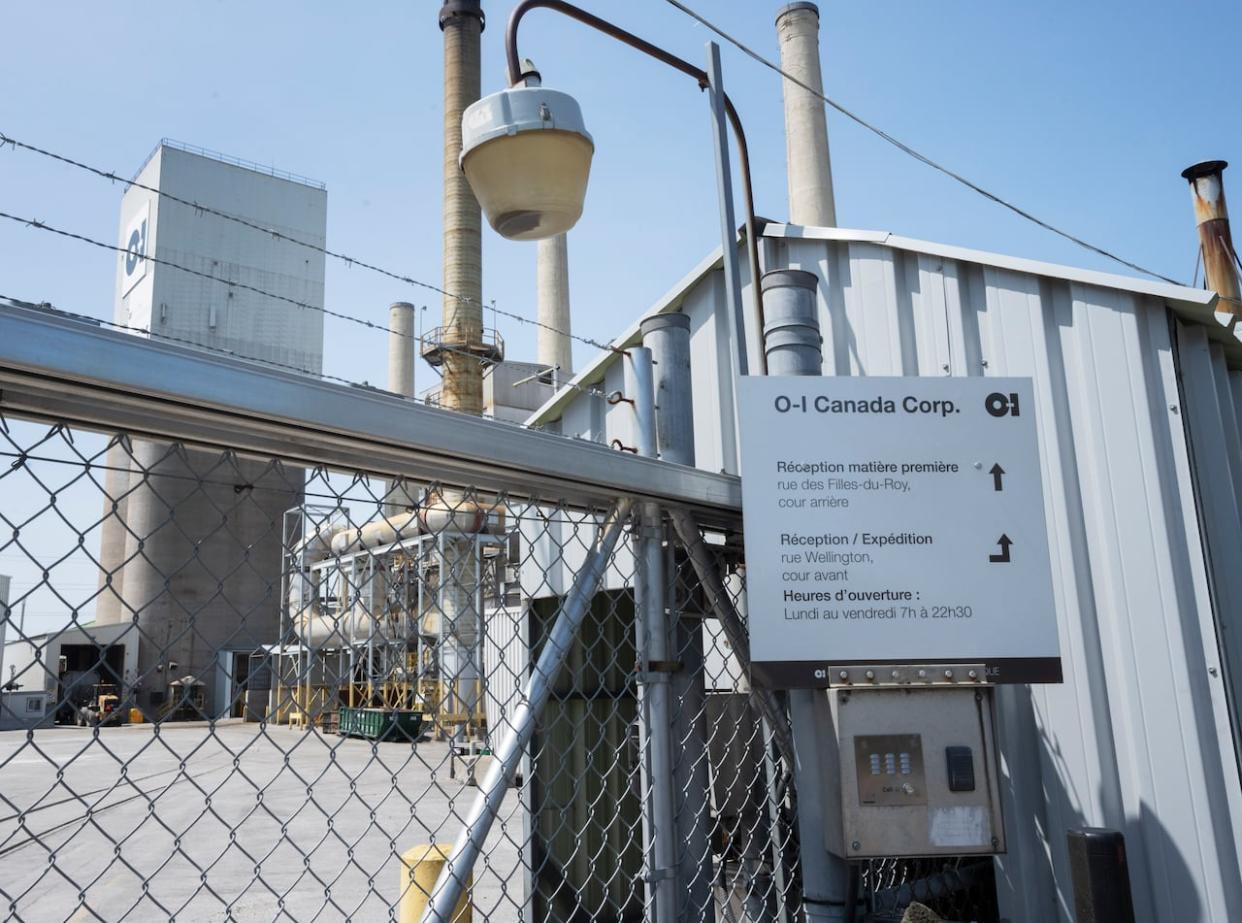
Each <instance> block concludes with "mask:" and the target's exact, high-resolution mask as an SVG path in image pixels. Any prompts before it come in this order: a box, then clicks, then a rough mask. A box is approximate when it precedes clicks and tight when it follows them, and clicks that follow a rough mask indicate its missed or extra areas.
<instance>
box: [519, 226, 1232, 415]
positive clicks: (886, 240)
mask: <svg viewBox="0 0 1242 923" xmlns="http://www.w3.org/2000/svg"><path fill="white" fill-rule="evenodd" d="M760 236H762V237H770V238H777V239H779V238H784V239H788V240H798V239H801V240H833V241H842V242H844V243H873V244H880V245H882V246H886V247H891V248H893V249H896V250H907V251H909V252H912V253H925V254H927V255H929V256H938V257H942V258H944V259H951V260H959V261H961V262H965V263H976V264H978V265H981V266H991V267H994V268H996V269H1006V270H1011V271H1013V272H1024V273H1029V274H1031V275H1036V276H1044V277H1048V278H1053V279H1064V280H1065V281H1067V282H1077V283H1080V284H1083V285H1094V286H1097V287H1099V288H1110V289H1117V290H1121V291H1128V292H1134V293H1135V294H1140V295H1150V296H1152V297H1156V298H1162V299H1164V300H1165V301H1166V302H1168V303H1169V304H1170V306H1171V307H1172V308H1173V310H1174V311H1176V312H1177V313H1178V314H1179V315H1180V316H1181V317H1183V318H1184V319H1186V320H1188V321H1190V322H1192V323H1196V324H1201V325H1203V326H1205V327H1208V328H1209V335H1210V336H1211V337H1212V339H1213V340H1216V341H1218V342H1221V343H1222V344H1224V345H1225V348H1226V351H1227V353H1228V356H1229V359H1230V365H1231V366H1234V367H1239V368H1242V329H1240V328H1237V327H1236V326H1235V325H1236V323H1237V321H1236V318H1234V317H1233V316H1232V315H1230V314H1228V313H1226V312H1220V311H1217V310H1216V307H1217V296H1216V293H1215V292H1213V291H1210V290H1208V289H1198V288H1191V287H1190V286H1187V285H1174V284H1172V283H1169V282H1158V281H1155V280H1150V279H1140V278H1138V277H1135V276H1121V275H1117V274H1115V273H1109V272H1100V271H1098V270H1094V269H1080V268H1078V267H1075V266H1065V265H1062V264H1060V263H1046V262H1043V261H1040V260H1032V259H1028V258H1026V257H1021V256H1006V255H1005V254H1003V253H992V252H989V251H987V250H972V249H970V248H968V247H958V246H955V245H952V244H938V243H935V242H933V241H929V240H919V239H918V238H914V237H902V236H900V235H897V234H893V233H891V232H889V231H866V230H859V229H856V228H825V227H813V226H809V225H797V224H778V223H775V222H768V223H767V225H766V226H765V227H764V230H763V231H762V233H761V235H760ZM720 262H721V249H720V247H716V248H715V249H714V250H713V251H712V252H711V253H710V254H709V255H708V256H707V257H706V258H705V259H703V260H702V261H701V262H700V263H699V264H698V265H697V266H695V267H694V269H692V270H691V271H690V272H689V273H687V274H686V275H685V276H684V277H682V278H681V279H680V280H679V281H678V282H677V284H676V285H674V286H673V287H672V288H671V289H669V291H668V292H667V293H665V294H664V295H663V296H662V297H661V298H660V300H659V301H657V302H656V303H655V304H654V305H652V306H651V308H650V309H649V310H647V311H645V312H644V313H643V314H642V315H641V316H640V317H639V319H638V320H636V321H634V322H633V323H631V324H630V325H629V326H627V327H626V328H625V330H624V332H622V333H621V335H620V336H618V337H617V338H616V339H614V340H613V341H612V342H611V344H610V345H611V346H612V347H613V348H614V349H625V348H627V347H628V346H631V345H635V344H637V342H638V330H639V324H640V323H641V322H642V319H643V318H645V317H651V316H654V315H656V314H666V313H668V312H670V311H675V310H676V309H677V308H678V307H679V306H680V304H681V300H682V299H683V298H684V297H685V295H686V293H687V292H688V291H689V290H690V289H691V288H692V287H693V286H694V285H695V283H697V282H698V281H699V280H700V279H701V278H702V277H703V276H705V275H706V274H707V273H708V272H711V271H712V270H713V269H715V268H716V267H717V265H719V263H720ZM616 357H617V354H616V353H615V352H612V351H605V352H601V353H600V354H599V355H598V356H596V357H595V358H594V359H593V360H591V362H589V363H588V364H587V366H586V367H585V368H584V369H582V371H580V372H578V373H577V374H576V375H575V376H574V377H573V378H572V379H571V380H570V383H569V384H568V385H565V386H563V387H562V388H561V389H560V390H559V391H557V393H556V394H554V395H553V396H552V397H551V398H549V399H548V400H547V401H546V402H545V403H544V404H543V406H541V407H540V408H539V409H538V410H536V411H535V412H534V413H532V414H531V415H530V416H529V417H527V418H526V425H527V426H538V425H541V424H543V423H546V422H548V421H549V420H553V419H556V417H557V416H558V415H559V413H560V411H561V409H562V408H563V407H564V406H565V405H566V404H567V403H569V401H570V400H572V399H573V395H574V393H575V386H578V387H587V386H589V385H591V384H594V383H595V382H596V381H599V380H600V379H601V378H602V377H603V375H604V373H605V372H606V371H607V370H608V368H609V366H611V365H612V363H613V362H614V361H616Z"/></svg>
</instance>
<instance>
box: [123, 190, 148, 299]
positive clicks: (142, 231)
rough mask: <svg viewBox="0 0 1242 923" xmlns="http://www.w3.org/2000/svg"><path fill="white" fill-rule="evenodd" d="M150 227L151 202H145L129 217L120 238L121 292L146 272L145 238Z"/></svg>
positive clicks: (126, 291) (128, 288) (132, 285)
mask: <svg viewBox="0 0 1242 923" xmlns="http://www.w3.org/2000/svg"><path fill="white" fill-rule="evenodd" d="M150 227H151V203H150V202H146V203H145V204H144V205H143V207H142V208H140V209H139V210H138V212H137V214H135V215H134V217H133V218H131V219H130V222H129V225H128V226H127V227H126V228H125V234H124V236H123V237H122V238H121V249H122V250H124V251H125V252H124V253H122V254H121V294H122V295H128V294H129V292H130V290H131V289H132V288H133V287H134V286H135V285H137V284H138V283H139V282H141V281H142V279H143V277H144V276H146V274H147V239H148V236H149V231H150Z"/></svg>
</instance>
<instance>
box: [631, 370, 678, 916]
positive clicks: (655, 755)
mask: <svg viewBox="0 0 1242 923" xmlns="http://www.w3.org/2000/svg"><path fill="white" fill-rule="evenodd" d="M629 352H630V355H629V359H628V361H627V362H626V366H625V368H626V391H627V392H628V393H629V394H630V395H632V398H631V399H632V400H633V401H634V413H635V417H636V418H637V440H636V441H637V443H638V454H639V455H645V456H648V457H652V458H654V457H655V455H656V451H657V448H656V443H657V439H656V418H655V375H654V369H653V367H652V362H651V350H650V349H647V348H645V347H641V346H640V347H633V348H631V349H630V351H629ZM663 525H664V523H663V515H662V513H661V510H660V506H659V504H656V503H652V502H649V501H648V502H644V503H642V504H641V505H640V507H639V538H638V554H637V564H638V580H637V586H636V588H635V590H636V597H637V598H636V603H637V605H636V606H635V614H636V616H637V618H636V621H637V625H636V628H635V630H636V632H637V639H636V640H637V645H638V673H639V687H638V690H639V715H640V720H639V731H640V737H641V741H642V749H643V753H644V754H645V760H644V765H645V766H646V773H645V775H644V777H643V782H644V791H643V805H644V809H645V810H644V833H645V835H646V840H647V844H646V845H647V849H646V855H647V876H648V880H649V881H650V883H651V887H650V891H649V893H650V894H651V895H652V897H653V898H654V901H655V908H654V910H655V912H654V914H651V913H650V911H649V918H650V919H653V920H656V921H658V923H673V921H675V920H676V919H677V904H678V894H679V892H680V890H681V889H680V888H679V886H678V885H679V882H678V875H677V851H676V839H675V833H676V826H675V820H674V818H675V813H676V812H675V810H674V806H673V802H674V799H673V753H672V744H673V734H672V708H671V706H670V701H669V698H670V696H669V692H670V689H669V685H670V683H669V678H670V676H671V675H672V670H673V668H674V665H673V662H672V658H671V657H670V656H669V625H668V615H667V608H666V603H667V601H666V599H665V592H664V591H665V586H664V541H663V539H664V530H663Z"/></svg>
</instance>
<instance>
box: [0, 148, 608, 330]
mask: <svg viewBox="0 0 1242 923" xmlns="http://www.w3.org/2000/svg"><path fill="white" fill-rule="evenodd" d="M5 144H7V145H9V146H10V147H12V148H14V149H15V150H16V149H21V150H25V151H29V152H31V153H33V154H38V155H40V156H42V157H47V158H49V159H51V160H55V161H58V162H60V163H63V164H66V165H68V166H71V167H76V168H77V169H79V170H84V171H86V172H87V173H92V174H94V175H95V176H98V177H100V178H101V179H106V180H111V181H112V182H114V183H124V184H125V185H126V186H127V187H133V188H135V189H141V190H143V191H144V192H149V193H151V194H153V195H157V196H159V197H160V198H161V199H166V200H167V201H169V202H176V203H177V204H179V205H184V206H186V207H187V208H192V209H194V212H195V214H207V215H212V216H214V217H216V218H222V219H224V220H225V221H232V222H234V223H236V224H239V225H241V226H242V227H246V228H250V229H251V230H253V231H259V232H260V233H263V234H268V235H270V236H271V237H272V238H273V239H275V240H281V241H285V242H286V243H291V244H295V245H296V246H299V247H305V248H306V249H308V250H313V251H315V252H316V253H321V254H323V255H324V256H330V257H332V258H333V259H337V260H340V261H341V262H343V263H345V264H346V265H348V266H358V267H360V268H362V269H366V270H368V271H370V272H374V273H378V274H379V275H382V276H385V277H387V278H389V279H393V280H394V281H397V282H402V283H405V284H406V285H412V286H415V287H417V288H422V289H426V290H428V291H432V292H436V293H438V294H440V295H443V296H444V297H445V298H452V299H455V300H456V301H460V302H461V303H462V304H470V305H475V306H477V307H478V308H479V309H480V310H491V311H492V312H494V313H495V314H499V315H500V316H502V317H507V318H509V319H511V320H514V321H517V322H518V323H521V324H528V325H531V326H534V327H539V328H542V329H543V330H547V331H550V332H552V333H555V334H557V335H559V336H563V337H568V338H569V339H571V340H577V341H578V342H579V343H585V344H586V345H587V346H593V347H594V348H596V349H602V350H604V351H606V352H620V351H621V350H618V349H617V347H615V346H612V345H610V344H606V343H601V342H599V341H598V340H593V339H591V338H590V337H584V336H581V335H579V334H575V333H570V332H569V331H567V330H561V329H560V328H558V327H553V326H551V325H550V324H545V323H544V322H543V321H540V320H537V319H535V318H531V317H527V316H526V315H524V314H518V313H516V312H514V311H509V310H506V309H504V308H500V307H497V305H496V302H495V301H492V302H490V303H486V304H485V303H483V302H481V301H478V300H476V299H474V298H470V297H468V296H466V295H455V294H453V293H452V292H449V291H446V290H445V289H443V288H441V287H440V286H438V285H433V284H432V283H430V282H424V281H422V280H421V279H415V278H413V277H411V276H408V275H406V274H404V273H400V272H396V271H394V270H391V269H385V268H384V267H382V266H379V265H376V264H375V263H371V262H368V261H366V260H361V259H357V258H356V257H352V256H349V255H348V254H345V253H340V252H337V251H334V250H329V249H328V248H327V247H323V246H320V245H319V244H316V243H312V242H310V241H307V240H302V239H301V238H298V237H294V236H292V235H290V234H286V233H284V232H283V231H278V230H276V229H275V228H270V227H264V226H263V225H261V224H258V223H256V222H253V221H249V220H247V219H246V218H242V217H240V216H238V215H231V214H229V213H228V212H225V211H221V210H220V209H217V208H212V207H211V206H209V205H201V204H199V203H198V202H195V201H192V200H190V199H184V198H181V197H180V196H176V195H173V194H172V193H170V192H165V191H164V190H162V189H160V188H158V187H155V186H147V185H145V184H144V183H140V182H138V181H137V180H136V179H126V178H125V177H123V176H119V175H118V174H116V173H114V172H113V171H111V170H104V169H102V168H100V167H95V166H92V165H91V164H88V163H84V162H83V161H80V160H75V159H74V158H72V157H69V156H67V155H65V154H58V153H56V152H55V151H50V150H47V149H46V148H42V147H39V146H38V145H35V144H31V143H29V142H26V141H20V140H18V139H17V138H14V137H12V136H10V135H7V134H5V133H4V132H0V147H2V146H3V145H5Z"/></svg>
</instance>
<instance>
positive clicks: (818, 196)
mask: <svg viewBox="0 0 1242 923" xmlns="http://www.w3.org/2000/svg"><path fill="white" fill-rule="evenodd" d="M776 35H777V39H778V41H779V43H780V49H781V70H783V71H785V73H787V74H789V75H790V76H792V77H796V78H797V79H798V80H799V81H800V82H801V83H804V84H806V85H807V86H808V87H810V88H811V89H813V90H815V91H816V92H818V93H822V92H823V89H824V82H823V75H822V74H821V72H820V65H819V7H817V6H816V5H815V4H814V3H809V2H806V0H803V2H800V3H790V4H787V5H786V6H784V7H782V8H781V10H780V12H779V13H777V14H776ZM781 85H782V89H783V92H784V97H785V163H786V170H787V175H788V184H789V221H790V223H791V224H803V225H811V226H813V227H836V224H837V209H836V202H835V200H834V197H833V193H832V163H831V160H830V158H829V155H828V119H827V116H826V114H825V112H824V101H823V100H822V99H820V98H819V97H817V96H816V95H815V94H814V93H810V92H808V91H807V90H805V89H803V88H802V87H800V86H798V84H796V83H794V82H793V81H791V80H787V79H784V78H782V79H781Z"/></svg>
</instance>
